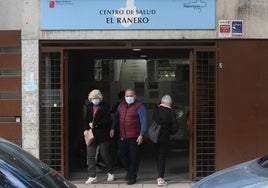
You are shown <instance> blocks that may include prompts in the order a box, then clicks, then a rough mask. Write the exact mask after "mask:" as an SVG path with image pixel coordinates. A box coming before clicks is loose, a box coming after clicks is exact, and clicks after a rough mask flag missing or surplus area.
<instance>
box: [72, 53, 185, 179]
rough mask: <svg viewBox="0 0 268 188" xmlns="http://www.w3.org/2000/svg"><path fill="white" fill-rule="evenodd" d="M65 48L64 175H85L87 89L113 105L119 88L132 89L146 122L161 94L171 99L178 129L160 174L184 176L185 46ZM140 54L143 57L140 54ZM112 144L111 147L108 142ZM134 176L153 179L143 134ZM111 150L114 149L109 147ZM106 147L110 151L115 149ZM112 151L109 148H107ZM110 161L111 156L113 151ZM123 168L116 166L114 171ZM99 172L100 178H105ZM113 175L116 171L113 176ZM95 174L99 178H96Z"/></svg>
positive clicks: (149, 145) (150, 153) (152, 154)
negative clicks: (66, 160) (66, 162)
mask: <svg viewBox="0 0 268 188" xmlns="http://www.w3.org/2000/svg"><path fill="white" fill-rule="evenodd" d="M147 52H149V53H145V52H144V51H143V52H142V50H139V49H135V50H134V51H133V50H132V52H130V53H131V54H130V53H129V52H128V50H122V51H120V52H119V50H69V51H68V66H69V73H68V75H69V82H68V83H69V84H68V88H69V94H68V96H69V143H70V145H69V150H70V157H69V158H70V160H69V161H70V162H69V164H70V168H69V169H70V178H71V179H81V178H82V179H86V178H87V172H86V170H87V167H86V156H85V155H86V150H85V149H86V147H85V144H84V140H83V137H82V134H81V133H82V124H83V122H82V121H83V114H84V111H83V106H84V105H85V103H86V102H87V97H88V93H89V92H90V91H91V90H92V89H96V88H97V89H100V90H101V92H102V94H103V96H104V100H105V101H106V102H108V103H109V104H110V107H111V113H112V109H113V106H114V105H115V104H116V103H117V102H118V94H119V93H120V91H124V90H125V89H128V88H132V89H134V90H135V91H136V95H137V98H138V100H140V101H141V102H143V104H144V105H145V107H146V110H147V116H148V117H147V119H148V126H149V125H150V124H151V122H152V111H153V108H154V107H155V106H156V105H158V104H159V102H160V99H161V97H162V96H163V95H165V94H169V95H170V96H171V97H172V101H173V103H172V106H173V108H174V109H175V111H176V115H177V120H178V122H179V125H180V126H179V131H178V132H177V134H175V135H173V136H172V137H171V139H172V145H171V147H170V148H171V150H170V154H169V158H168V160H167V169H166V177H167V178H170V179H169V182H172V181H174V182H176V181H178V180H182V181H183V180H188V179H189V175H188V174H189V134H188V129H187V125H186V116H187V113H188V112H189V73H190V72H189V66H190V64H189V59H190V57H189V54H190V50H171V49H169V50H164V49H162V50H147ZM141 55H147V56H146V57H144V56H141ZM112 146H114V145H112ZM142 147H143V148H142V155H141V165H140V170H139V174H140V173H141V174H142V175H139V177H143V181H155V179H156V177H157V174H156V162H155V147H154V144H153V143H152V142H151V141H150V140H149V138H148V136H147V135H145V140H144V143H143V146H142ZM115 148H116V147H115ZM115 148H112V149H115ZM112 152H113V151H112ZM113 153H114V154H115V157H114V161H115V163H116V162H118V160H117V159H116V157H117V156H116V152H113ZM118 172H119V174H120V173H122V178H121V179H122V180H123V176H124V171H123V169H122V168H121V167H120V165H116V173H118ZM105 176H106V175H105V173H103V179H104V178H105ZM117 176H118V175H117ZM98 178H99V177H98Z"/></svg>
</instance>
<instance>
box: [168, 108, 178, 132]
mask: <svg viewBox="0 0 268 188" xmlns="http://www.w3.org/2000/svg"><path fill="white" fill-rule="evenodd" d="M178 129H179V124H178V121H177V118H176V113H175V111H174V110H172V123H171V130H170V134H171V135H173V134H176V133H177V131H178Z"/></svg>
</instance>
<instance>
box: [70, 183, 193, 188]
mask: <svg viewBox="0 0 268 188" xmlns="http://www.w3.org/2000/svg"><path fill="white" fill-rule="evenodd" d="M74 184H75V185H76V186H77V187H78V188H153V187H154V188H156V187H158V186H157V185H156V184H142V183H136V184H134V185H127V184H114V183H113V184H98V183H97V184H90V185H86V184H82V183H75V182H74ZM190 185H191V183H171V184H169V185H168V186H166V187H169V188H190V187H191V186H190Z"/></svg>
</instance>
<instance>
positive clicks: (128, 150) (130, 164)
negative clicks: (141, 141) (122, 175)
mask: <svg viewBox="0 0 268 188" xmlns="http://www.w3.org/2000/svg"><path fill="white" fill-rule="evenodd" d="M136 141H137V138H132V139H119V141H118V153H119V157H120V159H121V162H122V164H123V166H124V168H125V169H126V171H127V176H128V177H130V178H137V172H138V169H139V163H140V158H139V153H140V151H139V150H140V147H139V146H138V145H137V142H136Z"/></svg>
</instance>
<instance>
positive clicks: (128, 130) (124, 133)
mask: <svg viewBox="0 0 268 188" xmlns="http://www.w3.org/2000/svg"><path fill="white" fill-rule="evenodd" d="M141 105H142V103H141V102H139V101H137V100H136V101H135V102H134V103H133V104H131V105H130V106H128V104H127V103H126V102H125V101H123V102H121V104H120V108H119V130H120V138H137V137H138V136H139V134H140V128H141V124H140V119H139V115H138V114H137V111H138V109H139V107H140V106H141Z"/></svg>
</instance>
